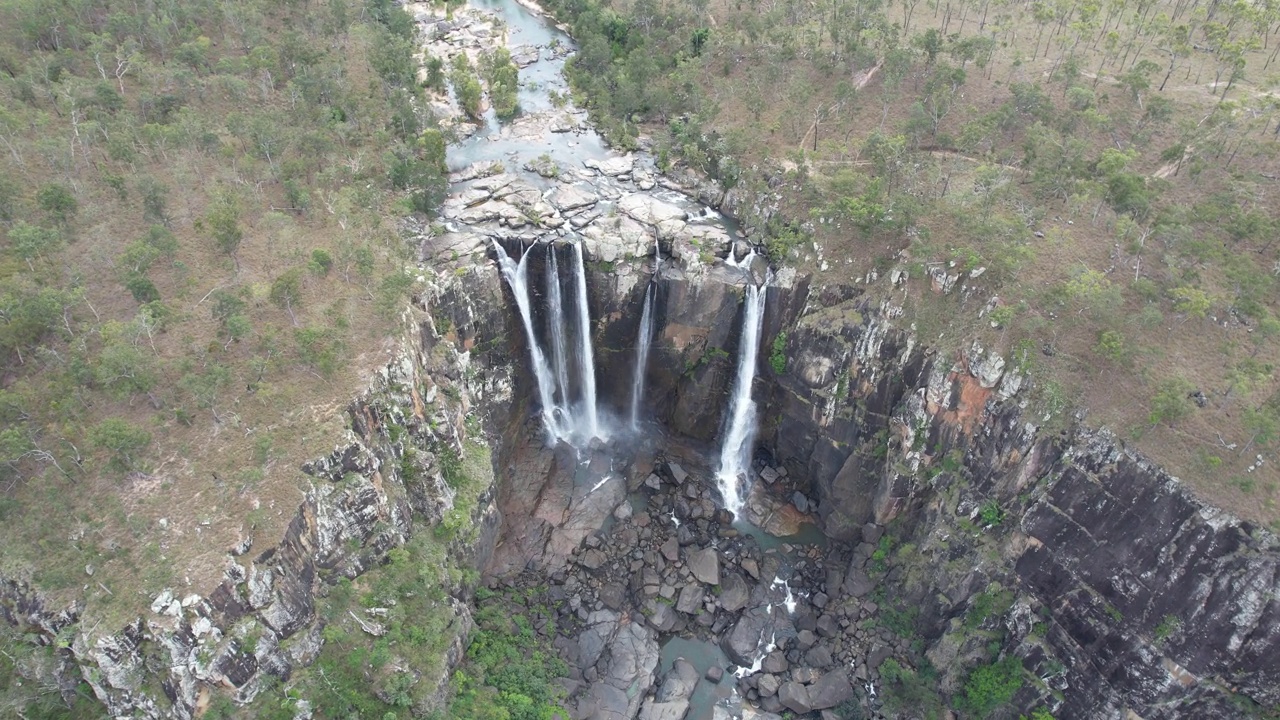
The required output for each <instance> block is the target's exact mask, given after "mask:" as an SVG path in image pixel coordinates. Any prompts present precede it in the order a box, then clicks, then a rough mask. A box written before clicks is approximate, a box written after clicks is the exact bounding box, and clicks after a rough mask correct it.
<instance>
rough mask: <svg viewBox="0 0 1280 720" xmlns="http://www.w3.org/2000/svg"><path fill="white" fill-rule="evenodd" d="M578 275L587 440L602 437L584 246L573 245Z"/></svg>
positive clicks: (579, 336) (580, 341)
mask: <svg viewBox="0 0 1280 720" xmlns="http://www.w3.org/2000/svg"><path fill="white" fill-rule="evenodd" d="M573 257H574V260H575V262H576V263H577V267H576V270H577V273H578V368H579V370H580V372H581V373H582V404H583V406H584V407H583V410H585V412H586V423H587V425H586V427H585V428H583V430H585V433H584V434H585V436H586V437H585V439H586V440H590V439H591V438H598V437H601V435H600V418H599V415H597V413H596V362H595V357H594V355H593V354H592V352H591V311H590V310H589V309H588V307H587V269H586V267H585V266H584V263H583V262H582V245H581V244H580V243H574V244H573Z"/></svg>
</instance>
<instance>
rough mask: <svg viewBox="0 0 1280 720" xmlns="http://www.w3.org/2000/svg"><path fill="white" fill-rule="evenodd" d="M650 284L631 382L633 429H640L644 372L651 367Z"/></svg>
mask: <svg viewBox="0 0 1280 720" xmlns="http://www.w3.org/2000/svg"><path fill="white" fill-rule="evenodd" d="M655 284H656V283H649V289H648V290H646V291H645V293H644V312H643V313H641V315H640V337H639V339H638V341H637V342H636V369H635V377H633V378H632V380H631V429H632V430H638V429H639V427H640V398H641V396H642V395H643V394H644V372H645V368H647V367H648V366H649V343H650V342H651V341H652V340H653V295H654V292H653V289H654V287H655Z"/></svg>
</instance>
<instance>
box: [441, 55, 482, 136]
mask: <svg viewBox="0 0 1280 720" xmlns="http://www.w3.org/2000/svg"><path fill="white" fill-rule="evenodd" d="M451 64H452V70H451V71H450V73H449V82H450V83H451V84H452V85H453V94H454V97H456V98H457V100H458V107H460V108H462V112H464V113H466V114H467V117H469V118H471V119H472V120H474V121H476V122H481V121H482V120H483V119H484V118H483V116H482V115H481V113H480V99H481V89H480V81H479V80H477V79H476V74H475V71H474V70H473V69H472V68H471V62H470V61H469V60H467V56H466V55H465V54H462V53H459V54H458V55H455V56H454V58H453V60H452V63H451Z"/></svg>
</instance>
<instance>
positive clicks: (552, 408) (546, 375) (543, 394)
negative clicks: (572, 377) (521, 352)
mask: <svg viewBox="0 0 1280 720" xmlns="http://www.w3.org/2000/svg"><path fill="white" fill-rule="evenodd" d="M493 248H494V250H496V251H497V253H498V267H499V269H500V270H501V271H502V277H503V278H505V279H506V281H507V285H509V286H510V287H511V294H512V295H514V296H515V298H516V307H518V308H519V310H520V320H521V321H522V322H523V323H524V333H525V337H526V338H527V339H528V341H529V355H531V356H532V358H533V375H534V378H535V379H536V380H537V381H538V400H539V402H541V403H542V423H543V425H544V426H545V427H546V429H547V433H548V434H549V435H550V436H551V437H552V438H554V439H555V440H565V439H567V438H568V436H569V433H568V428H567V427H566V426H565V425H564V424H563V420H564V418H563V417H562V416H561V415H560V414H558V413H557V412H556V409H557V408H556V404H555V390H554V388H553V387H552V382H553V381H552V379H551V368H550V367H548V365H547V358H546V356H544V355H543V354H542V348H541V347H540V346H539V345H538V336H537V334H536V333H535V332H534V329H533V309H532V307H531V304H530V300H529V283H528V279H529V277H528V276H529V272H528V271H529V253H527V252H526V253H525V254H524V256H523V257H521V258H520V262H519V263H516V262H515V261H514V260H512V259H511V257H510V256H508V255H507V251H506V250H503V249H502V246H501V245H499V244H498V242H497V241H496V240H495V241H494V242H493Z"/></svg>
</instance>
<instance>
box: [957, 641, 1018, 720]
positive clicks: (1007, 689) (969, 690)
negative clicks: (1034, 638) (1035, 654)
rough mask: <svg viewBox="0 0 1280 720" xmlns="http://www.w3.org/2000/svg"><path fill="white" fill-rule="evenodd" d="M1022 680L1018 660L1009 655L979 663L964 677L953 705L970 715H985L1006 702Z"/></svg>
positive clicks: (1016, 690) (979, 716)
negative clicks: (984, 663)
mask: <svg viewBox="0 0 1280 720" xmlns="http://www.w3.org/2000/svg"><path fill="white" fill-rule="evenodd" d="M1024 682H1025V678H1024V677H1023V669H1022V660H1020V659H1018V658H1017V657H1014V656H1012V655H1010V656H1009V657H1006V658H1005V659H1003V660H1000V661H997V662H994V663H991V664H990V665H982V666H979V667H977V668H975V669H974V670H973V671H972V672H970V673H969V676H968V678H966V679H965V682H964V690H963V695H962V696H961V697H960V698H959V699H958V702H957V706H958V707H959V708H960V709H961V710H963V711H965V712H966V713H968V714H969V715H971V716H972V717H975V718H984V717H989V716H990V715H991V713H992V712H993V711H994V710H995V709H996V708H999V707H1001V706H1002V705H1006V704H1008V702H1009V701H1010V700H1012V699H1013V696H1014V694H1015V693H1017V692H1018V690H1019V689H1021V688H1022V685H1023V683H1024Z"/></svg>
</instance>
